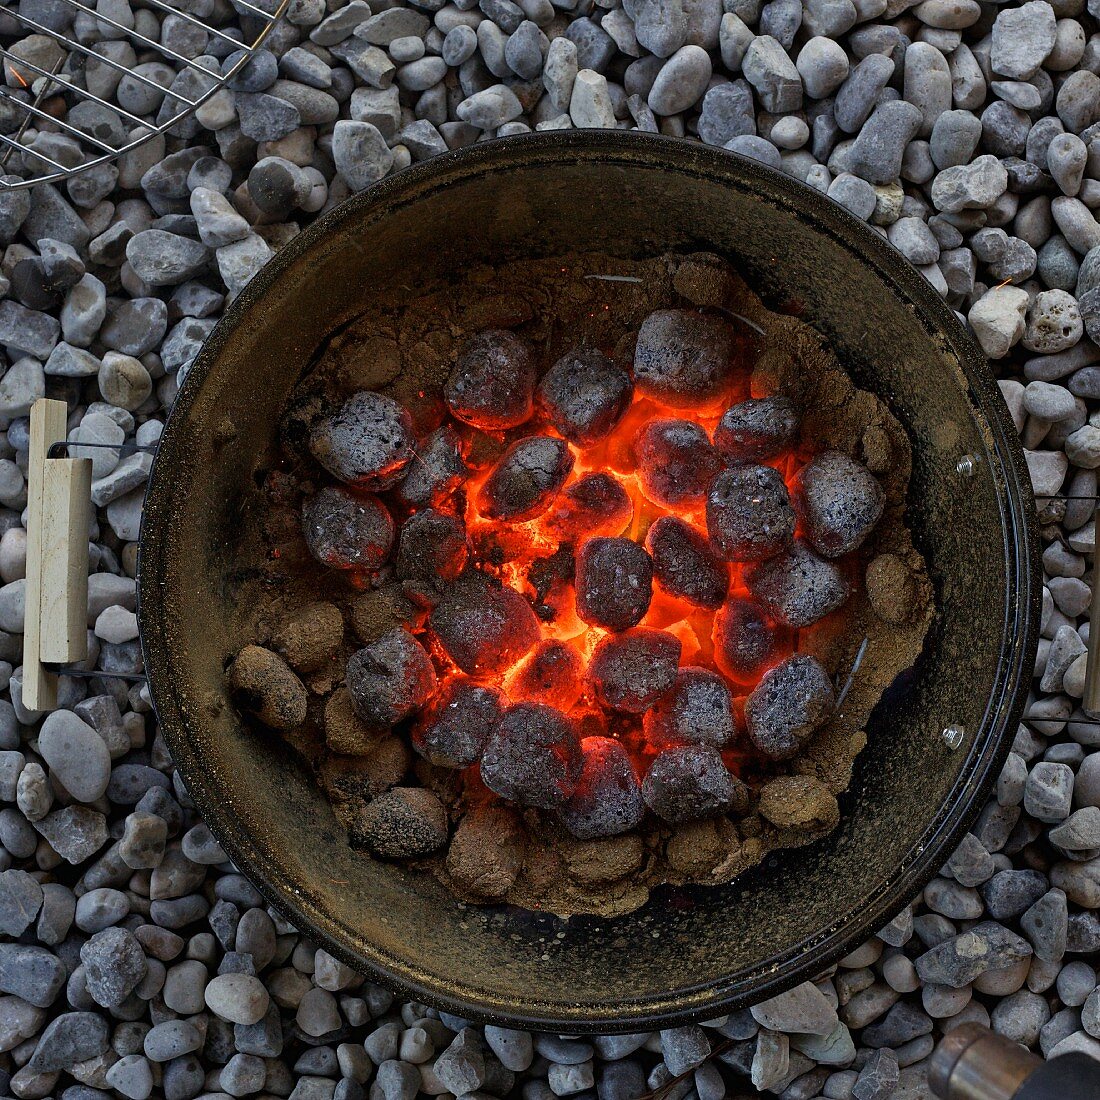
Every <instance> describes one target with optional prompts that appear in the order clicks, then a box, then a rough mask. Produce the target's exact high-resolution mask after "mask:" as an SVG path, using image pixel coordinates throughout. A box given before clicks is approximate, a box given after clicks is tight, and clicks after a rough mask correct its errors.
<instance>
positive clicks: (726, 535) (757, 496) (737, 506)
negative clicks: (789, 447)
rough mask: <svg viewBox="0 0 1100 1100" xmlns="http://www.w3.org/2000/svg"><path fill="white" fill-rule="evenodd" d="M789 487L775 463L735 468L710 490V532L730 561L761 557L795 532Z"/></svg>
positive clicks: (727, 471) (713, 540)
mask: <svg viewBox="0 0 1100 1100" xmlns="http://www.w3.org/2000/svg"><path fill="white" fill-rule="evenodd" d="M794 528H795V515H794V508H792V507H791V500H790V497H789V495H788V494H787V486H786V485H784V484H783V478H782V476H781V474H780V473H779V471H778V470H776V469H775V468H774V467H772V466H731V467H730V468H729V469H728V470H723V471H722V472H721V473H720V474H719V475H718V476H717V477H716V478H715V479H714V484H713V485H712V486H711V489H710V492H709V493H708V494H707V532H708V534H709V535H710V541H711V542H712V543H713V544H714V547H715V549H716V550H717V551H718V553H719V554H721V555H722V557H724V558H725V559H726V560H727V561H740V562H754V561H763V560H764V559H766V558H770V557H772V556H773V555H774V554H777V553H779V551H780V550H782V549H783V547H784V546H786V545H787V543H789V542H790V540H791V538H792V536H793V535H794Z"/></svg>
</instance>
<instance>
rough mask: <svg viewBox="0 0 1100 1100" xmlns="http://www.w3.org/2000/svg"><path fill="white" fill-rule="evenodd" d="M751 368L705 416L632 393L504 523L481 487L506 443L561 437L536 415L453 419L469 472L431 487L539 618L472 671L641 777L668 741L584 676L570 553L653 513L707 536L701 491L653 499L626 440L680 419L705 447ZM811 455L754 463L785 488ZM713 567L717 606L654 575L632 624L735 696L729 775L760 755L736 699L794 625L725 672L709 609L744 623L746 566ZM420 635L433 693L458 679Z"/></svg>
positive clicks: (779, 655)
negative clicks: (469, 422) (496, 667)
mask: <svg viewBox="0 0 1100 1100" xmlns="http://www.w3.org/2000/svg"><path fill="white" fill-rule="evenodd" d="M750 370H751V367H750V365H749V363H748V361H747V359H746V362H745V363H744V364H743V365H742V366H741V369H740V370H738V371H737V372H735V376H734V382H733V384H732V385H731V387H730V390H729V391H728V392H727V393H726V394H725V399H724V400H723V401H722V402H721V403H720V404H719V405H718V406H717V407H715V408H710V409H708V410H707V411H705V412H698V411H695V410H685V409H683V408H679V409H676V408H672V407H670V406H666V405H663V404H661V403H660V402H658V401H656V400H654V399H653V398H651V397H647V396H641V395H637V394H635V395H634V396H633V399H632V400H631V402H630V404H629V407H628V408H627V409H626V411H625V413H624V414H623V415H622V416H621V418H620V419H619V421H618V423H617V424H616V425H615V427H614V428H613V429H612V430H611V431H610V432H609V433H608V434H607V435H606V436H605V437H604V438H602V439H600V440H599V441H598V442H596V443H594V444H592V445H590V446H584V447H582V446H578V445H576V444H574V443H569V444H568V449H569V454H570V455H571V456H572V469H571V471H570V472H569V474H568V477H567V478H566V480H565V481H564V484H562V485H561V487H560V489H559V490H558V491H557V493H556V495H555V496H554V497H553V499H552V500H551V501H550V503H549V505H548V506H547V507H545V510H543V511H542V512H541V513H540V514H539V515H537V516H535V517H534V518H531V519H526V520H523V521H522V522H506V521H503V520H501V519H499V518H491V517H489V516H487V515H486V514H485V508H484V507H483V489H484V487H485V483H486V481H487V480H488V478H489V476H490V474H491V473H492V471H493V469H494V468H495V463H496V460H497V459H498V458H499V456H500V454H501V453H503V452H504V451H505V449H506V448H507V447H508V446H509V445H512V444H514V443H516V442H517V441H519V440H522V439H527V438H529V437H531V436H534V435H540V436H549V437H553V438H554V439H556V440H560V439H562V436H561V435H560V434H559V433H558V432H556V431H555V430H554V428H553V427H552V426H550V425H549V424H548V423H546V422H545V421H543V422H539V423H535V422H531V421H529V422H527V423H526V424H524V425H523V426H522V427H520V428H516V429H512V430H510V431H503V432H491V433H485V432H480V431H478V430H476V429H471V428H469V427H468V426H466V425H463V424H461V423H455V427H456V428H457V430H458V432H459V436H460V438H461V439H462V441H463V450H464V457H465V458H466V461H467V463H468V464H469V465H470V466H471V467H472V469H473V473H472V476H471V478H470V480H469V481H468V482H467V483H466V484H465V486H464V487H463V489H462V490H461V491H459V492H457V493H453V495H452V494H451V493H450V492H443V493H439V494H437V497H436V499H434V500H433V501H432V504H431V507H433V508H435V509H436V510H438V511H442V512H449V513H451V514H453V515H456V516H457V517H458V518H461V519H462V520H464V521H465V525H466V530H467V534H468V540H469V546H470V554H469V565H470V566H472V567H474V568H476V569H478V570H480V571H481V572H483V573H485V574H488V575H490V576H492V577H495V578H497V579H498V580H499V581H500V582H501V583H502V584H504V585H506V586H508V587H510V588H512V589H513V590H514V591H515V592H518V593H519V594H521V595H522V596H523V597H524V598H525V599H526V600H527V602H528V603H529V604H530V605H531V606H532V607H534V609H535V612H536V615H537V616H538V620H539V629H540V633H541V640H540V641H539V642H538V643H537V644H536V645H535V646H534V647H533V648H532V649H530V650H528V651H527V652H525V653H524V655H523V656H522V657H521V658H520V659H518V660H516V661H515V662H514V663H513V664H512V665H511V667H509V668H507V669H505V670H504V672H503V674H499V673H498V674H496V675H493V676H487V677H483V678H482V679H484V681H485V682H486V683H491V684H492V686H493V687H494V688H496V689H497V690H498V691H499V692H500V693H501V695H502V696H503V701H504V703H505V705H511V704H519V703H530V702H536V703H545V704H549V705H551V706H553V707H555V708H557V709H558V710H560V711H561V712H563V713H565V714H566V715H568V716H569V717H570V718H571V719H572V720H573V722H574V723H575V724H576V727H577V730H578V735H579V736H580V737H581V738H588V737H597V738H602V737H612V738H616V739H618V740H619V741H620V742H621V743H622V744H623V745H624V746H625V748H626V749H627V751H628V753H629V756H630V759H631V761H632V764H633V767H634V768H635V770H636V772H637V773H638V774H639V776H640V775H642V774H644V773H645V771H646V768H647V767H648V765H649V763H650V762H651V761H652V759H653V758H654V756H655V755H656V753H657V751H658V748H659V747H660V748H663V747H667V743H666V744H665V745H661V746H657V745H654V744H652V743H651V739H650V738H649V737H647V735H646V732H645V722H644V720H643V714H642V713H624V712H623V711H622V710H612V709H610V708H609V707H606V706H604V705H603V704H602V703H601V702H600V701H599V700H598V699H597V697H596V694H595V692H594V690H593V687H592V684H591V683H589V682H588V681H587V679H586V670H587V669H588V667H589V664H590V662H591V661H592V657H593V653H594V652H595V650H596V647H597V646H598V645H599V644H600V642H601V641H602V640H603V639H605V638H606V637H608V636H609V632H608V631H607V630H606V629H604V628H603V627H602V626H599V625H590V624H589V623H586V622H585V621H583V619H582V618H581V617H580V616H579V615H578V608H577V593H576V590H575V585H574V572H575V568H576V564H575V563H576V558H577V555H578V553H579V552H580V551H581V549H582V547H583V545H584V544H585V542H586V541H587V540H589V539H592V538H596V537H603V538H607V537H615V536H623V537H626V538H629V539H630V540H632V541H633V542H635V543H637V544H638V545H639V546H646V545H647V535H648V534H649V532H650V530H651V528H652V526H653V525H654V524H655V523H656V522H657V521H658V520H660V519H662V517H674V518H675V519H676V520H678V521H681V522H682V523H684V524H686V525H688V527H689V528H690V531H691V532H694V533H695V535H696V536H697V537H698V539H699V540H700V541H701V542H702V543H707V540H708V532H707V518H706V500H705V496H702V497H699V498H698V499H689V500H685V501H683V502H680V503H678V504H676V505H675V506H670V505H669V504H667V503H662V502H661V501H660V500H656V499H654V495H655V494H653V493H652V492H649V493H647V487H646V485H645V484H644V479H643V476H642V474H641V472H640V469H639V460H638V447H637V443H638V439H639V435H640V433H642V432H643V430H645V429H646V428H647V426H650V425H653V424H654V423H655V422H662V421H667V420H675V421H679V422H683V421H685V420H686V421H689V422H690V423H691V424H694V425H697V426H698V427H699V428H702V429H703V431H704V432H705V434H706V440H707V445H708V446H709V445H710V440H711V439H712V438H713V436H714V430H715V428H716V427H717V425H718V422H719V420H720V419H721V415H722V412H723V410H725V409H726V408H728V407H729V406H730V405H733V404H736V403H738V402H741V401H744V400H746V399H747V398H749V397H750V396H762V395H754V394H751V393H750V385H749V375H750ZM810 457H811V456H810V455H809V454H805V453H799V452H798V451H797V450H793V449H788V450H785V451H784V452H783V453H781V454H779V455H778V456H775V457H772V458H769V459H766V460H761V465H768V466H771V467H773V468H774V469H776V470H777V471H778V472H779V474H780V475H781V477H782V480H783V482H784V483H785V484H786V486H787V488H788V489H789V490H791V489H793V486H794V482H795V478H796V476H797V474H798V472H799V470H800V469H801V468H802V466H803V465H804V464H805V463H806V462H807V461H808V460H809V458H810ZM721 568H722V569H723V570H725V571H726V575H725V578H724V580H723V582H722V588H721V590H720V591H719V594H718V601H717V604H720V605H721V607H718V606H717V605H712V606H700V604H699V603H698V602H691V601H689V600H688V599H685V598H682V597H679V596H677V595H674V594H672V593H671V592H669V591H667V590H666V589H665V588H663V587H662V584H661V580H660V578H659V577H657V576H655V577H654V579H653V593H652V599H651V601H650V604H649V607H648V610H647V611H646V612H645V614H644V616H643V617H642V618H641V620H640V622H638V623H637V625H638V626H639V627H641V628H648V629H652V630H661V631H664V632H666V633H667V634H671V635H672V636H673V637H675V638H676V639H677V640H678V641H679V643H680V646H681V653H680V661H679V664H680V667H681V668H685V667H695V668H701V669H704V670H706V671H707V672H708V673H714V674H717V675H718V676H720V677H722V679H723V680H724V681H725V683H726V684H727V686H728V687H729V689H730V693H731V695H732V697H733V699H734V712H735V720H736V723H737V726H738V730H739V735H738V737H737V738H735V740H734V742H733V743H732V744H731V745H730V746H728V747H726V748H725V749H723V750H722V757H723V759H724V761H725V762H726V765H727V767H728V768H729V769H730V771H732V772H733V773H734V774H740V773H741V772H742V770H743V769H744V767H745V765H746V762H747V761H749V760H750V759H757V760H758V759H759V757H758V756H757V755H756V754H755V752H754V750H753V749H752V747H751V745H750V744H749V743H748V740H747V738H746V737H745V736H744V735H743V729H744V721H743V706H744V700H745V698H746V697H747V696H748V694H749V693H750V692H751V691H752V689H753V687H754V686H755V685H756V684H757V683H759V681H760V679H761V678H762V677H763V675H764V673H765V672H767V671H768V670H769V669H771V668H773V667H775V666H776V665H777V664H779V663H780V662H781V661H783V660H784V659H785V658H787V657H789V656H790V655H791V654H793V653H794V652H796V651H797V650H798V648H799V645H798V642H799V636H798V635H799V632H798V631H796V630H792V629H789V628H785V627H781V626H780V625H779V624H777V623H774V622H770V621H769V622H766V623H764V624H762V625H759V627H758V628H759V629H761V630H762V631H763V634H762V636H763V637H764V638H765V639H766V640H765V643H764V649H763V651H762V653H761V654H760V659H759V660H757V661H755V663H754V664H753V666H752V667H751V669H740V670H736V669H731V668H730V666H729V665H728V664H727V663H725V662H724V661H721V660H718V659H716V654H715V635H716V617H717V618H718V619H723V616H725V618H724V619H723V621H725V622H727V623H733V624H734V625H733V626H729V627H728V629H750V626H745V625H742V624H740V622H739V621H738V620H736V615H734V614H731V613H730V609H731V608H732V609H733V611H734V612H735V611H736V610H737V608H738V606H739V605H740V604H747V603H749V600H748V596H749V590H748V587H747V585H746V583H745V579H744V569H745V568H746V567H745V566H744V565H742V564H740V563H738V562H728V563H727V562H722V563H721ZM753 606H754V607H756V606H757V605H756V604H753ZM424 640H425V643H426V644H427V645H428V646H429V649H430V652H431V654H432V657H433V660H434V662H435V665H436V669H437V673H438V681H439V691H441V692H442V691H443V690H444V689H445V687H446V686H447V685H448V684H449V683H451V682H452V681H454V680H456V679H457V678H463V679H465V678H466V674H465V673H463V672H462V671H461V670H460V669H459V668H458V667H457V666H456V665H455V664H454V663H453V661H452V660H451V659H450V657H449V656H448V655H447V652H446V651H445V649H444V647H443V646H442V645H441V644H440V642H439V639H438V638H436V637H435V636H434V635H433V634H432V632H431V629H430V628H426V636H425V638H424ZM475 678H477V677H475ZM592 744H593V746H594V747H593V749H592V751H596V750H597V749H598V748H599V745H600V743H599V742H595V741H594V742H593V743H592ZM465 777H466V780H467V787H466V794H467V798H468V799H471V798H472V799H478V798H481V797H492V796H491V795H490V794H489V793H488V792H487V791H486V789H485V787H484V785H483V784H482V782H481V779H480V777H479V775H478V769H477V765H476V764H475V765H473V766H471V767H468V768H466V769H465Z"/></svg>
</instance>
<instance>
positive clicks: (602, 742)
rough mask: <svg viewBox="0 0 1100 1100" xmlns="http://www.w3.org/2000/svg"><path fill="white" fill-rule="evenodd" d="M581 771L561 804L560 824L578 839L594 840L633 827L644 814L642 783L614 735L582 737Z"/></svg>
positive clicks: (640, 821)
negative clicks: (563, 804) (571, 792)
mask: <svg viewBox="0 0 1100 1100" xmlns="http://www.w3.org/2000/svg"><path fill="white" fill-rule="evenodd" d="M581 759H582V766H581V774H580V778H579V779H578V780H577V789H576V790H575V791H574V792H573V797H572V798H570V799H569V801H568V802H567V803H566V804H565V806H564V807H563V808H562V810H561V812H560V814H559V816H560V817H561V821H562V824H563V825H564V826H565V827H566V828H567V829H568V830H569V831H570V832H571V833H572V834H573V835H574V836H575V837H576V838H577V839H578V840H597V839H599V838H600V837H608V836H618V835H619V834H620V833H626V832H629V831H630V830H631V829H636V828H637V827H638V826H639V825H640V824H641V823H642V818H643V817H645V802H644V801H643V800H642V786H641V784H640V783H639V782H638V777H637V775H635V773H634V766H633V764H632V763H631V761H630V754H629V753H628V752H627V751H626V749H625V748H624V747H623V744H622V742H621V741H616V740H615V738H613V737H585V738H584V739H583V740H582V741H581Z"/></svg>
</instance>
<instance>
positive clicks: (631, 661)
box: [588, 626, 681, 714]
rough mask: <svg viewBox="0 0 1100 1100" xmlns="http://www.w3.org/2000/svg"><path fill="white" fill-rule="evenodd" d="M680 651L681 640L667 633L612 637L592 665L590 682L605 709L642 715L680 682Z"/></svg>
mask: <svg viewBox="0 0 1100 1100" xmlns="http://www.w3.org/2000/svg"><path fill="white" fill-rule="evenodd" d="M680 649H681V646H680V639H679V638H676V637H674V636H673V635H672V634H668V633H666V632H665V631H663V630H650V629H648V628H646V627H642V626H635V627H632V628H631V629H630V630H624V631H623V632H622V633H621V634H609V635H608V636H607V637H606V638H603V639H602V640H601V641H600V643H599V644H598V645H597V646H596V649H595V652H594V653H593V654H592V660H591V661H589V662H588V681H589V683H590V684H591V685H592V688H593V690H594V691H595V692H596V695H597V696H598V698H599V699H600V701H601V702H602V703H603V704H604V705H605V706H609V707H611V709H612V710H623V711H628V712H630V713H632V714H641V713H642V712H643V711H645V710H647V709H648V708H649V707H651V706H653V704H654V703H655V702H657V700H658V699H660V697H661V696H662V695H664V693H665V692H666V691H669V690H670V689H671V688H672V685H673V684H674V683H675V682H676V669H677V666H678V665H679V663H680Z"/></svg>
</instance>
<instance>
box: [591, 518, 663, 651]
mask: <svg viewBox="0 0 1100 1100" xmlns="http://www.w3.org/2000/svg"><path fill="white" fill-rule="evenodd" d="M576 590H577V615H578V616H579V617H580V618H581V619H583V620H584V621H585V622H586V623H588V624H589V625H590V626H602V627H604V628H606V629H607V630H626V629H627V628H628V627H631V626H636V625H637V624H638V623H640V622H641V621H642V619H643V618H644V617H645V613H646V612H647V611H648V610H649V603H650V600H651V599H652V598H653V562H652V561H650V558H649V555H648V554H647V553H646V552H645V550H644V549H643V548H642V547H641V546H639V545H638V544H637V543H636V542H633V541H631V540H630V539H624V538H610V539H608V538H598V539H586V540H585V541H584V542H583V543H581V548H580V551H579V553H578V554H577V576H576Z"/></svg>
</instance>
